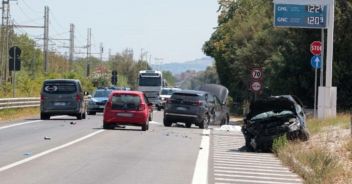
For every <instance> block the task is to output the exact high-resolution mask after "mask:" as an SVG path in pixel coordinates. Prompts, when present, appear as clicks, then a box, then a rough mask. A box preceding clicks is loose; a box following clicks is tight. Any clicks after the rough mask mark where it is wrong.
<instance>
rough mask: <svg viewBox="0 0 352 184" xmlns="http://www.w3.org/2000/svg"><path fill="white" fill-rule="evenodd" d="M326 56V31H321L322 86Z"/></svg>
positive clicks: (321, 84) (321, 83)
mask: <svg viewBox="0 0 352 184" xmlns="http://www.w3.org/2000/svg"><path fill="white" fill-rule="evenodd" d="M324 54H325V30H324V29H321V54H320V57H321V61H320V62H321V64H320V85H319V86H324Z"/></svg>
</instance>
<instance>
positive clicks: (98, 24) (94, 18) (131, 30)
mask: <svg viewBox="0 0 352 184" xmlns="http://www.w3.org/2000/svg"><path fill="white" fill-rule="evenodd" d="M44 6H49V8H50V13H49V17H50V27H49V36H50V38H53V39H68V38H69V25H70V23H73V24H74V25H75V46H77V47H82V46H85V45H86V43H87V41H86V40H87V29H88V28H91V29H92V44H93V45H92V52H93V53H98V52H99V47H100V43H103V47H104V56H103V57H104V58H105V59H107V58H108V53H109V49H111V53H112V54H114V53H116V52H121V51H123V50H124V49H126V48H130V49H133V51H134V55H135V58H137V57H139V56H140V53H141V51H143V52H148V53H147V55H148V56H147V58H148V60H149V59H150V60H151V61H150V62H151V63H159V64H160V62H162V63H170V62H185V61H190V60H194V59H197V58H202V57H205V55H204V53H203V52H202V45H203V44H204V42H205V41H207V40H208V39H209V38H210V36H211V34H212V33H213V32H214V27H216V26H217V15H218V14H217V9H218V3H217V0H99V1H92V0H17V1H11V17H12V19H13V20H14V22H15V24H17V25H35V26H42V25H43V22H44V18H43V16H44ZM16 32H18V33H27V34H28V35H29V36H30V37H32V38H34V39H38V38H40V37H43V30H42V29H29V28H18V29H16ZM40 44H42V43H41V41H40V40H39V39H38V45H40ZM50 44H52V45H50V49H51V50H57V51H58V52H61V53H62V54H65V52H68V49H67V48H62V46H68V45H69V42H68V41H62V40H61V41H51V42H50ZM76 51H77V53H79V52H82V53H83V52H86V51H85V50H83V49H78V48H77V49H76ZM76 56H79V57H84V55H82V54H77V55H76ZM94 56H96V57H99V55H94Z"/></svg>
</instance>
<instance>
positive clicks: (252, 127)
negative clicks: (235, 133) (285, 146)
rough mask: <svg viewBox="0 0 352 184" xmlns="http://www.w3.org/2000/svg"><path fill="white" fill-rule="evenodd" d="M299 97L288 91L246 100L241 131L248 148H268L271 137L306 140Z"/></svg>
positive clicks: (256, 149)
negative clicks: (278, 94)
mask: <svg viewBox="0 0 352 184" xmlns="http://www.w3.org/2000/svg"><path fill="white" fill-rule="evenodd" d="M305 121H306V116H305V114H304V111H303V105H302V103H301V102H300V100H299V99H298V98H297V97H295V96H291V95H281V96H271V97H267V98H263V99H260V100H257V101H254V102H252V103H251V104H250V109H249V113H248V114H247V116H246V117H245V118H244V124H243V126H242V133H243V135H244V137H245V142H246V147H247V150H248V151H270V150H271V149H272V144H273V141H274V139H275V138H278V137H280V136H283V135H286V136H287V139H288V140H301V141H307V140H308V139H309V133H308V131H307V129H306V125H305Z"/></svg>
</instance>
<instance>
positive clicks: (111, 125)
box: [103, 123, 115, 129]
mask: <svg viewBox="0 0 352 184" xmlns="http://www.w3.org/2000/svg"><path fill="white" fill-rule="evenodd" d="M103 128H104V129H114V128H115V126H114V124H109V123H104V124H103Z"/></svg>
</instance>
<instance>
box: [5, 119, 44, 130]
mask: <svg viewBox="0 0 352 184" xmlns="http://www.w3.org/2000/svg"><path fill="white" fill-rule="evenodd" d="M41 121H43V120H35V121H27V122H23V123H16V124H13V125H8V126H2V127H0V130H3V129H6V128H11V127H15V126H20V125H27V124H31V123H37V122H41Z"/></svg>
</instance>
